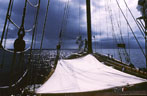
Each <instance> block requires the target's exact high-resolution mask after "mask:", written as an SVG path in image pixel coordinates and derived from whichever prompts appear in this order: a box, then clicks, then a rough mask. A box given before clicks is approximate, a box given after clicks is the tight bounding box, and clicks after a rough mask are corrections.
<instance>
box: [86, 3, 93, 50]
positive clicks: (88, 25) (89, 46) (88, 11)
mask: <svg viewBox="0 0 147 96" xmlns="http://www.w3.org/2000/svg"><path fill="white" fill-rule="evenodd" d="M86 10H87V38H88V52H89V53H92V52H93V51H92V38H91V36H92V35H91V10H90V0H86Z"/></svg>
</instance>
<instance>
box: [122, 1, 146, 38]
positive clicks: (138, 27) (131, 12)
mask: <svg viewBox="0 0 147 96" xmlns="http://www.w3.org/2000/svg"><path fill="white" fill-rule="evenodd" d="M124 3H125V5H126V7H127V8H128V10H129V12H130V14H131V16H132V17H133V19H134V21H135V23H136V24H137V26H138V28H139V30H140V32H141V34H142V35H143V37H144V36H145V35H144V34H143V32H142V30H141V28H140V27H139V25H138V23H137V21H136V19H135V17H134V15H133V13H132V11H131V10H130V8H129V7H128V4H127V2H126V0H124ZM144 32H145V31H144Z"/></svg>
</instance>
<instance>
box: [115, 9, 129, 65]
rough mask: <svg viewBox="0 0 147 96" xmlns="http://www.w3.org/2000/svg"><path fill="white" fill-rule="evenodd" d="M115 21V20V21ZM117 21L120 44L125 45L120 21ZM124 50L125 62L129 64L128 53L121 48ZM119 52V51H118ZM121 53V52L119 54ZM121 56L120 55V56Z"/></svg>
mask: <svg viewBox="0 0 147 96" xmlns="http://www.w3.org/2000/svg"><path fill="white" fill-rule="evenodd" d="M116 20H117V19H116ZM119 21H120V11H119ZM119 21H118V20H117V26H118V28H119V32H120V42H122V43H123V44H125V42H124V39H123V35H122V30H121V21H120V23H119ZM123 49H124V50H123V51H124V52H123V53H124V56H125V57H126V58H125V60H126V61H127V62H128V63H130V57H129V55H128V52H127V50H126V48H123ZM120 50H121V49H120ZM120 53H121V52H120ZM120 55H121V54H120Z"/></svg>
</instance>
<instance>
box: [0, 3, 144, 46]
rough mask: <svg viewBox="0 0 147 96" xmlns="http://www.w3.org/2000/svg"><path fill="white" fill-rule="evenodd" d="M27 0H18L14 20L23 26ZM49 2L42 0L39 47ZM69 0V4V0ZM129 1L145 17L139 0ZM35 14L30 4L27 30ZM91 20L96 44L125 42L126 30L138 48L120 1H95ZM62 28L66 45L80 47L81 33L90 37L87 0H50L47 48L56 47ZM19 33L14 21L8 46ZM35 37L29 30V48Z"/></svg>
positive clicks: (1, 12) (2, 9) (2, 11)
mask: <svg viewBox="0 0 147 96" xmlns="http://www.w3.org/2000/svg"><path fill="white" fill-rule="evenodd" d="M24 1H25V0H14V5H13V10H12V16H11V19H12V20H13V21H14V22H15V23H16V24H17V25H19V26H20V25H21V18H22V14H23V7H24ZM37 1H38V0H30V2H32V3H33V4H34V5H35V4H36V3H37ZM47 1H48V0H41V6H40V11H39V17H38V26H37V36H36V48H39V46H40V42H41V35H42V30H43V24H44V18H45V12H46V6H47ZM68 1H69V3H67V2H68ZM118 2H119V4H120V6H121V8H122V9H123V12H124V14H125V15H126V17H127V18H128V21H129V23H130V25H131V27H132V29H133V31H134V32H135V34H136V36H137V38H138V40H139V41H140V43H141V44H142V46H144V39H143V36H142V35H141V33H140V31H139V29H138V28H137V25H136V24H135V22H134V20H133V18H132V17H131V15H130V13H129V11H128V9H127V8H126V6H125V3H124V0H118ZM126 2H127V4H128V6H129V8H130V9H131V11H132V13H133V14H134V16H135V18H137V17H139V16H141V14H140V12H139V11H138V10H137V8H136V7H137V3H138V0H126ZM8 3H9V0H0V36H1V34H2V31H3V25H4V21H5V16H6V12H7V7H8ZM66 4H68V6H69V7H68V8H67V10H64V9H65V5H66ZM64 11H66V12H68V14H67V18H65V20H64V22H65V21H66V22H67V24H66V25H65V24H62V21H63V13H64ZM35 13H36V8H34V7H32V6H30V5H29V4H28V5H27V12H26V19H25V29H30V28H32V27H33V25H34V17H35ZM91 19H92V35H93V45H95V44H96V45H97V48H101V47H102V48H113V45H115V44H114V43H116V41H115V38H116V39H117V42H118V43H122V41H121V40H120V38H121V35H120V34H121V33H120V31H121V32H122V36H123V39H124V41H125V43H126V44H128V43H129V44H130V45H131V47H132V48H137V47H138V46H137V44H136V41H135V39H134V37H133V35H132V33H131V31H130V29H129V27H128V26H127V23H126V21H125V19H124V17H123V16H122V14H121V11H120V10H119V8H118V6H117V3H116V0H91ZM118 24H119V25H120V28H119V27H118ZM62 26H63V27H62ZM61 28H63V29H64V31H63V34H62V48H77V47H78V45H76V43H75V41H76V38H77V36H79V35H82V38H83V39H84V38H86V37H87V36H86V35H87V33H86V32H87V30H86V29H87V26H86V0H50V6H49V11H48V18H47V24H46V29H45V37H44V43H43V48H56V45H57V43H58V40H59V38H58V37H59V32H60V29H61ZM17 32H18V29H17V28H16V27H15V26H14V25H12V24H10V26H9V31H8V39H7V42H6V47H7V48H13V43H14V40H15V39H16V38H17ZM94 37H95V38H94ZM128 38H130V39H128ZM31 39H32V32H29V33H26V35H25V37H24V40H25V41H26V44H27V46H26V47H29V46H30V43H31ZM93 47H94V46H93Z"/></svg>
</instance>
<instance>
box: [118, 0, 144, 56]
mask: <svg viewBox="0 0 147 96" xmlns="http://www.w3.org/2000/svg"><path fill="white" fill-rule="evenodd" d="M116 3H117V5H118V7H119V9H120V11H121V13H122V15H123V17H124V18H125V20H126V22H127V24H128V26H129V28H130V30H131V32H132V34H133V36H134V38H135V40H136V42H137V44H138V45H139V48H140V49H141V51H142V53H143V55H144V56H145V57H146V55H145V53H144V51H143V49H142V47H141V45H140V43H139V41H138V40H137V37H136V35H135V33H134V31H133V29H132V27H131V25H130V24H129V21H128V19H127V18H126V16H125V14H124V12H123V10H122V9H121V7H120V5H119V3H118V0H116Z"/></svg>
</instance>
